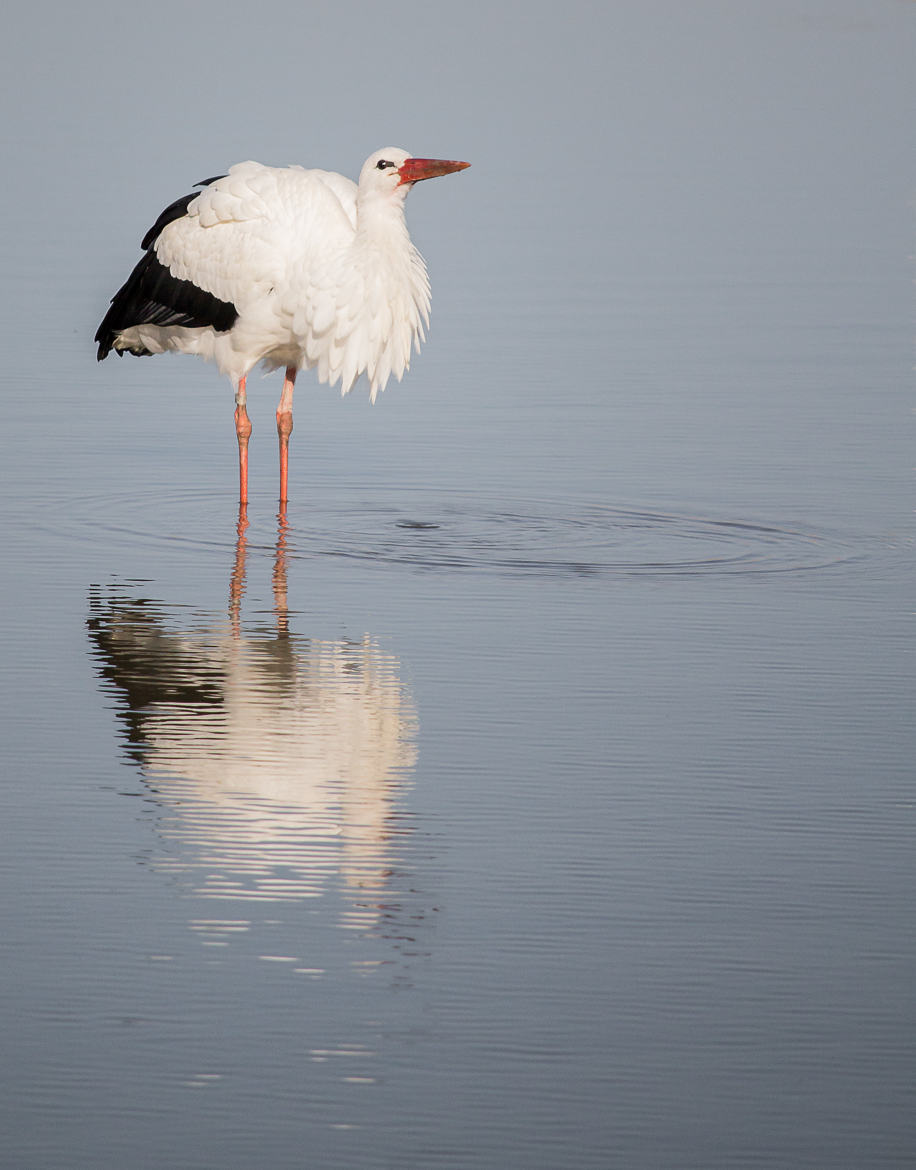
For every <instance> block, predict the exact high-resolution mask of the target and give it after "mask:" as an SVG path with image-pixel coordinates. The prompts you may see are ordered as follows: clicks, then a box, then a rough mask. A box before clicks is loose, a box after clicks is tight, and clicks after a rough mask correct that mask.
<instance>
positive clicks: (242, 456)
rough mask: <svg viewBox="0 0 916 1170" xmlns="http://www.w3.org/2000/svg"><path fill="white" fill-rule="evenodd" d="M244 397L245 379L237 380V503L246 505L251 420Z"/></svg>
mask: <svg viewBox="0 0 916 1170" xmlns="http://www.w3.org/2000/svg"><path fill="white" fill-rule="evenodd" d="M246 401H247V399H246V397H245V379H244V378H239V385H238V389H237V390H236V392H235V433H236V435H237V436H238V440H239V503H240V504H247V503H248V440H249V439H250V438H251V419H250V418H249V417H248V408H247V406H246Z"/></svg>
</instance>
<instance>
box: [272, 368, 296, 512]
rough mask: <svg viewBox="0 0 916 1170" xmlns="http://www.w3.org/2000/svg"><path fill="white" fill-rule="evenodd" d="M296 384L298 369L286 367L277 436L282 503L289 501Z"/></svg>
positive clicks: (278, 412) (278, 415)
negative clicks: (294, 389)
mask: <svg viewBox="0 0 916 1170" xmlns="http://www.w3.org/2000/svg"><path fill="white" fill-rule="evenodd" d="M295 384H296V367H295V366H287V367H286V377H285V379H284V380H283V393H282V395H281V396H280V405H279V406H278V407H277V434H278V435H279V437H280V503H281V504H285V503H286V499H287V492H286V483H287V479H288V472H289V437H290V435H291V434H292V432H293V387H294V386H295Z"/></svg>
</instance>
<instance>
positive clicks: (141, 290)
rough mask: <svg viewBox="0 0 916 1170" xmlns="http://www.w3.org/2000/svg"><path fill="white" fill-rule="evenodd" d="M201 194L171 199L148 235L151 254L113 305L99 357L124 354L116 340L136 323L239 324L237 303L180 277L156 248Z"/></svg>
mask: <svg viewBox="0 0 916 1170" xmlns="http://www.w3.org/2000/svg"><path fill="white" fill-rule="evenodd" d="M222 178H225V176H224V175H214V176H213V177H212V178H211V179H204V181H203V182H202V183H198V184H197V186H198V187H206V186H209V184H210V183H215V182H216V180H217V179H222ZM196 198H197V193H196V192H193V193H192V194H190V195H182V197H181V198H180V199H176V200H175V202H174V203H170V204H169V206H168V207H167V208H166V209H165V211H163V212H162V214H161V215H160V216H159V218H158V219H157V220H156V222H155V223H154V224H153V226H152V227H151V228H150V229H149V231H148V232H147V233H146V235H145V236H144V237H143V240H142V242H141V244H140V247H141V248H143V249H144V251H145V253H146V255H145V256H144V257H143V258H142V259H141V260H140V262H139V263H138V264H137V266H136V268H134V270H133V272H132V273H131V274H130V276H129V277H128V278H127V280H126V282H125V283H124V284H123V285H122V286H121V288H120V289H118V291H117V292H116V293H115V295H114V296H113V297H112V300H111V308H110V309H109V310H108V312H107V313H106V314H105V317H104V319H103V321H102V323H101V325H100V326H99V328H98V330H97V332H96V335H95V340H96V341H97V342H98V343H99V351H98V359H99V361H102V359H103V358H105V357H107V356H108V354H109V353H110V352H111V350H112V349H114V350H115V352H116V353H119V354H120V353H121V352H123V350H122V349H121V348H119V347H118V346H116V345H115V340H116V338H117V336H118V334H119V333H121V332H122V331H123V330H125V329H130V328H131V327H132V326H134V325H176V326H179V325H180V326H186V327H189V328H192V329H203V328H206V327H207V326H209V327H211V328H213V329H215V330H216V331H217V332H219V333H224V332H225V331H226V330H227V329H231V328H232V326H233V325H234V324H235V321H236V318H237V317H238V311H237V310H236V307H235V305H233V304H231V303H230V302H229V301H221V300H220V299H219V297H215V296H213V294H212V293H208V292H206V291H205V290H204V289H202V288H198V287H197V285H196V284H194V282H193V281H190V280H179V279H178V278H177V277H174V276H173V275H172V274H171V272H170V271H169V270H168V268H166V267H165V265H164V264H160V262H159V260H158V258H157V256H156V253H155V245H156V241H157V240H158V239H159V236H160V234H161V232H162V229H163V228H165V227H167V226H168V224H170V223H172V222H173V221H174V220H176V219H181V218H182V216H184V215H186V214H187V211H188V204H189V203H190V202H191V200H192V199H196ZM130 352H131V353H133V354H136V355H138V356H145V355H148V354H149V352H150V351H149V350H148V349H146V348H145V347H144V346H142V345H135V346H132V347H131V348H130Z"/></svg>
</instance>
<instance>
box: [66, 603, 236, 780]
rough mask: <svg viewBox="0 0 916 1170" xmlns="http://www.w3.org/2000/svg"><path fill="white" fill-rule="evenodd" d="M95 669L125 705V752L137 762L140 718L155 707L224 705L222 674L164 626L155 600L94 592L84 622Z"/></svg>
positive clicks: (143, 740) (143, 741) (121, 715)
mask: <svg viewBox="0 0 916 1170" xmlns="http://www.w3.org/2000/svg"><path fill="white" fill-rule="evenodd" d="M86 627H87V629H88V631H89V638H90V641H91V642H92V645H93V651H94V654H95V658H96V665H97V667H98V671H99V673H100V674H101V675H102V677H103V678H105V679H107V681H108V682H109V683H110V684H111V686H110V689H111V690H113V691H114V692H115V693H116V694H117V695H118V697H119V698H121V699H123V701H124V703H125V707H124V708H123V709H122V710H121V711H120V712H119V718H121V719H123V721H124V724H125V727H126V738H127V742H128V745H129V753H130V755H131V757H132V758H133V759H135V760H136V761H137V762H138V763H139V762H140V753H141V751H142V749H143V747H144V746H145V745H146V737H145V735H144V729H143V725H144V721H145V717H146V713H147V712H148V711H149V710H150V709H151V708H152V707H154V706H156V707H159V708H160V709H161V707H162V706H163V705H165V704H182V705H183V706H186V707H188V708H189V712H193V710H194V709H195V708H196V709H197V710H198V712H199V713H203V712H204V711H207V710H213V709H214V708H215V707H220V706H222V705H223V701H224V696H225V689H226V676H225V672H224V671H223V670H222V669H220V668H219V667H218V666H216V665H209V664H207V663H202V662H201V661H200V658H199V657H197V656H195V655H194V654H193V652H191V651H190V650H189V649H188V647H187V646H186V645H185V643H184V639H183V637H182V636H181V635H180V634H176V633H171V632H169V631H167V630H166V629H164V627H163V619H162V613H161V612H160V611H159V610H158V609H157V608H156V604H155V602H151V601H148V600H146V599H144V598H133V599H131V600H129V601H128V600H127V599H125V598H123V597H117V596H112V597H104V596H103V595H102V594H101V592H98V591H96V590H93V592H92V593H91V594H90V597H89V617H88V618H87V620H86Z"/></svg>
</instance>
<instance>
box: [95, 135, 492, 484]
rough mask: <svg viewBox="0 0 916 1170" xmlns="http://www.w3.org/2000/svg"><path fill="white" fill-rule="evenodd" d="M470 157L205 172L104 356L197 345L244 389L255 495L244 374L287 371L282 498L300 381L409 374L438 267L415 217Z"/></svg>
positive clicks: (148, 239)
mask: <svg viewBox="0 0 916 1170" xmlns="http://www.w3.org/2000/svg"><path fill="white" fill-rule="evenodd" d="M469 165H470V164H469V163H466V162H453V161H446V160H442V159H428V158H412V157H411V156H410V155H409V154H408V152H407V151H406V150H400V149H398V148H397V147H385V149H383V150H378V151H376V152H375V154H372V155H370V156H369V158H368V159H367V160H366V162H365V165H364V166H363V169H362V171H361V173H360V176H359V184H358V185H357V184H356V183H354V182H352V180H350V179H346V178H344V176H343V175H338V174H335V173H334V172H333V171H320V170H305V169H303V168H302V167H296V166H293V167H266V166H262V165H261V164H260V163H256V162H243V163H238V164H237V165H236V166H233V167H230V169H229V173H228V174H227V175H220V176H218V177H217V178H213V179H206V180H204V181H203V182H202V183H198V184H197V186H198V187H202V188H203V190H201V191H199V192H196V193H194V194H191V195H185V196H184V197H183V198H181V199H178V200H176V201H175V202H174V203H172V204H171V205H170V206H169V207H167V208H166V209H165V211H163V213H162V214H161V215H160V216H159V218H158V219H157V220H156V222H155V223H154V224H153V226H152V227H151V228H150V230H149V231H148V232H147V233H146V235H145V236H144V237H143V241H142V243H141V245H140V246H141V248H143V249H144V251H145V255H144V256H143V258H142V259H141V260H140V262H139V263H138V264H137V266H136V268H135V269H134V270H133V272H132V273H131V275H130V277H129V278H128V280H127V282H126V283H125V284H124V286H123V288H121V289H120V290H119V291H118V292H117V293H116V294H115V296H114V297H113V299H112V302H111V308H110V309H109V310H108V312H107V313H106V315H105V319H104V320H103V321H102V324H101V325H100V326H99V329H98V332H97V333H96V335H95V340H96V341H97V342H98V343H99V350H98V358H99V361H101V360H102V359H103V358H105V357H107V355H108V354H109V353H110V352H111V350H114V351H115V352H116V353H118V354H123V353H125V352H127V353H133V354H138V355H141V354H142V355H145V354H153V353H164V352H165V351H167V350H171V351H174V352H177V353H192V354H198V355H200V356H201V357H203V358H206V359H207V360H209V361H214V362H216V364H217V366H218V367H219V369H220V370H221V371H222V372H223V373H224V374H226V375H227V376H228V377H229V378H230V379H231V380H232V384H233V386H234V387H235V401H236V410H235V429H236V434H237V436H238V443H239V492H240V500H241V503H243V504H244V503H247V500H248V439H249V436H250V435H251V422H250V421H249V418H248V412H247V408H246V395H245V380H246V378H247V377H248V374H249V373H250V372H251V370H252V369H253V368H254V367H255V366H256V365H257V364H258V363H259V362H263V364H264V366H265V367H266V368H267V369H268V370H275V369H280V368H281V367H283V368H285V370H286V377H285V379H284V382H283V393H282V395H281V398H280V405H279V406H278V407H277V433H278V435H279V437H280V500H281V503H285V501H286V498H287V463H288V448H289V436H290V433H291V431H292V429H293V386H294V384H295V380H296V374H297V372H298V371H299V370H301V369H303V368H305V369H311V368H312V367H317V370H318V378H319V381H321V382H327V383H329V384H330V385H332V386H333V385H334V384H335V383H337V382H340V388H341V393H342V394H346V393H347V391H348V390H349V389H350V388H351V386H352V385H353V383H354V382H355V381H356V379H357V378H358V377H359V376H360V374H363V373H365V374H366V376H367V379H368V381H369V387H370V394H371V398H372V401H373V402H374V401H375V396H376V394H377V393H378V392H379V390H384V388H385V385H386V383H387V381H388V379H389V377H390V376H391V375H392V374H394V376H395V377H396V378H397V379H398V381H400V379H401V378H402V376H403V375H404V372H405V370H407V369H408V368H409V366H410V356H411V352H412V350H413V349H414V347H416V349H417V350H418V351H419V348H420V342H421V341H423V340H425V337H426V334H425V327H426V326H428V324H429V300H430V296H429V278H428V277H427V274H426V265H425V264H424V263H423V257H422V256H421V255H420V253H419V252H418V251H417V249H416V248H415V247H414V246H413V244H412V243H411V240H410V236H409V235H408V232H407V225H406V223H405V220H404V200H405V198H406V196H407V192H408V191H409V190H410V188H411V186H412V185H413V184H414V183H416V182H419V180H421V179H431V178H434V177H435V176H436V175H447V174H450V173H451V172H452V171H460V170H463V169H464V168H465V167H467V166H469Z"/></svg>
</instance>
